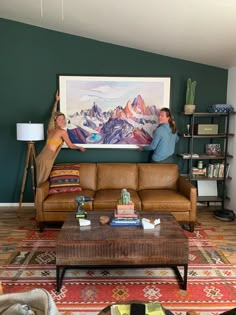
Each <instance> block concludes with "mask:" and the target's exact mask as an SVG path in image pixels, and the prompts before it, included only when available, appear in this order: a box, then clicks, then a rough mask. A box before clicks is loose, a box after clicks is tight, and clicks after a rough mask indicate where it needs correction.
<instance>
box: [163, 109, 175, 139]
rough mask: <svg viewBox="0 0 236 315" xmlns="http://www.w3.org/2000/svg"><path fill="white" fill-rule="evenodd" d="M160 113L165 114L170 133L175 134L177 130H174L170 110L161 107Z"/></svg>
mask: <svg viewBox="0 0 236 315" xmlns="http://www.w3.org/2000/svg"><path fill="white" fill-rule="evenodd" d="M160 112H165V113H166V117H168V118H169V120H168V122H169V125H170V128H171V130H172V133H176V131H177V128H176V124H175V121H174V116H173V115H172V114H171V111H170V109H169V108H167V107H163V108H161V109H160Z"/></svg>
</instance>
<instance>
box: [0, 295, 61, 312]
mask: <svg viewBox="0 0 236 315" xmlns="http://www.w3.org/2000/svg"><path fill="white" fill-rule="evenodd" d="M0 315H59V312H58V310H57V307H56V304H55V303H54V301H53V299H52V297H51V295H50V294H49V293H48V292H47V291H46V290H44V289H33V290H31V291H27V292H20V293H10V294H3V295H0Z"/></svg>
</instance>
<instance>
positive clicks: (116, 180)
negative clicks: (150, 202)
mask: <svg viewBox="0 0 236 315" xmlns="http://www.w3.org/2000/svg"><path fill="white" fill-rule="evenodd" d="M97 171H98V173H97V190H101V189H122V188H126V189H133V190H137V188H138V170H137V164H135V163H98V164H97Z"/></svg>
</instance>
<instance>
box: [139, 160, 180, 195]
mask: <svg viewBox="0 0 236 315" xmlns="http://www.w3.org/2000/svg"><path fill="white" fill-rule="evenodd" d="M138 177H139V186H138V190H143V189H175V190H176V188H177V180H178V177H179V171H178V166H177V165H176V164H157V163H139V164H138Z"/></svg>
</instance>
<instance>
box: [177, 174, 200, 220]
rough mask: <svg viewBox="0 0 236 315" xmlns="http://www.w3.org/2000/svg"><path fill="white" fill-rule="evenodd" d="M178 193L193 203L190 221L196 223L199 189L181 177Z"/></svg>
mask: <svg viewBox="0 0 236 315" xmlns="http://www.w3.org/2000/svg"><path fill="white" fill-rule="evenodd" d="M178 191H179V192H180V193H181V194H183V195H184V196H185V197H187V198H188V199H190V201H191V212H190V220H191V221H193V222H194V221H196V218H197V188H196V187H195V186H194V185H192V184H191V183H190V182H189V181H188V180H186V178H184V177H183V176H181V175H180V176H179V178H178Z"/></svg>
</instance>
